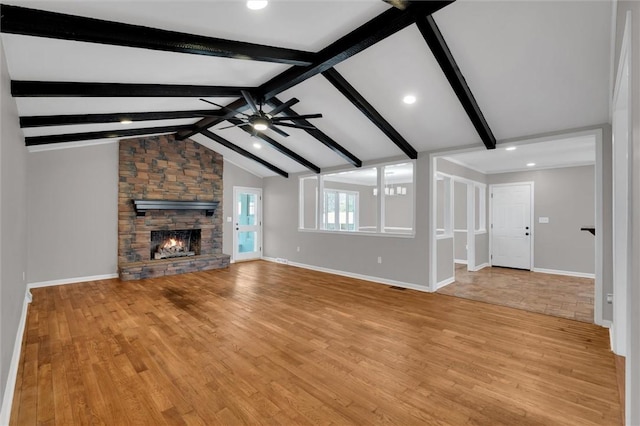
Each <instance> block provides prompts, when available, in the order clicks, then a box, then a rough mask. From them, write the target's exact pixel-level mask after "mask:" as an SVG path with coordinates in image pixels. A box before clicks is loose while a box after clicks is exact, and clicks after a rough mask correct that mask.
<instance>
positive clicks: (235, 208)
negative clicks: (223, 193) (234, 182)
mask: <svg viewBox="0 0 640 426" xmlns="http://www.w3.org/2000/svg"><path fill="white" fill-rule="evenodd" d="M249 191H251V192H257V193H258V194H259V197H258V202H259V206H258V215H257V217H256V221H257V222H258V227H259V231H258V238H259V247H260V248H259V250H258V252H259V255H258V256H257V257H255V258H251V259H236V249H237V247H238V231H236V218H237V217H238V203H237V199H238V193H239V192H249ZM232 220H233V221H232V223H231V224H232V228H231V229H232V230H233V249H232V250H231V260H230V262H231V263H235V262H239V261H244V260H255V259H262V258H263V250H262V188H251V187H248V186H234V187H233V219H232Z"/></svg>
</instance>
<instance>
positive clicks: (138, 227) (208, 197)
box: [118, 135, 229, 280]
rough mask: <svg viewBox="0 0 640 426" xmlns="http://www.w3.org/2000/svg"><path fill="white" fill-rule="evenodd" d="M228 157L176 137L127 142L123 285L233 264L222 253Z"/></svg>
mask: <svg viewBox="0 0 640 426" xmlns="http://www.w3.org/2000/svg"><path fill="white" fill-rule="evenodd" d="M222 167H223V163H222V156H221V155H220V154H218V153H216V152H214V151H212V150H210V149H208V148H206V147H204V146H202V145H199V144H197V143H195V142H193V141H190V140H185V141H177V140H175V138H174V137H173V135H164V136H151V137H143V138H137V139H128V140H123V141H121V142H120V164H119V168H120V175H119V176H120V182H119V200H118V270H119V274H120V278H121V279H122V280H132V279H141V278H150V277H158V276H163V275H174V274H180V273H186V272H195V271H202V270H208V269H215V268H224V267H227V266H228V265H229V256H228V255H225V254H222Z"/></svg>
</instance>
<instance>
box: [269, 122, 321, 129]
mask: <svg viewBox="0 0 640 426" xmlns="http://www.w3.org/2000/svg"><path fill="white" fill-rule="evenodd" d="M274 124H275V125H276V126H285V127H292V128H294V129H309V130H316V128H315V127H313V126H305V125H302V124H291V123H274Z"/></svg>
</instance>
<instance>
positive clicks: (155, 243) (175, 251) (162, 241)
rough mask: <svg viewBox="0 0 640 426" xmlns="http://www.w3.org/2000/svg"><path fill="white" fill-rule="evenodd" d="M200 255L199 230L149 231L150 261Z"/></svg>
mask: <svg viewBox="0 0 640 426" xmlns="http://www.w3.org/2000/svg"><path fill="white" fill-rule="evenodd" d="M198 254H200V230H199V229H183V230H174V231H151V256H150V258H151V259H152V260H161V259H170V258H173V257H186V256H196V255H198Z"/></svg>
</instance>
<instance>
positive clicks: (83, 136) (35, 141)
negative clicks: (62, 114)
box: [24, 125, 191, 146]
mask: <svg viewBox="0 0 640 426" xmlns="http://www.w3.org/2000/svg"><path fill="white" fill-rule="evenodd" d="M188 127H191V125H185V126H163V127H147V128H144V129H122V130H105V131H100V132H86V133H67V134H62V135H47V136H28V137H26V138H24V140H25V144H26V145H27V146H35V145H46V144H53V143H62V142H78V141H88V140H93V139H108V138H122V137H127V136H141V135H153V134H161V133H174V132H178V131H180V130H184V129H186V128H188Z"/></svg>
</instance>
